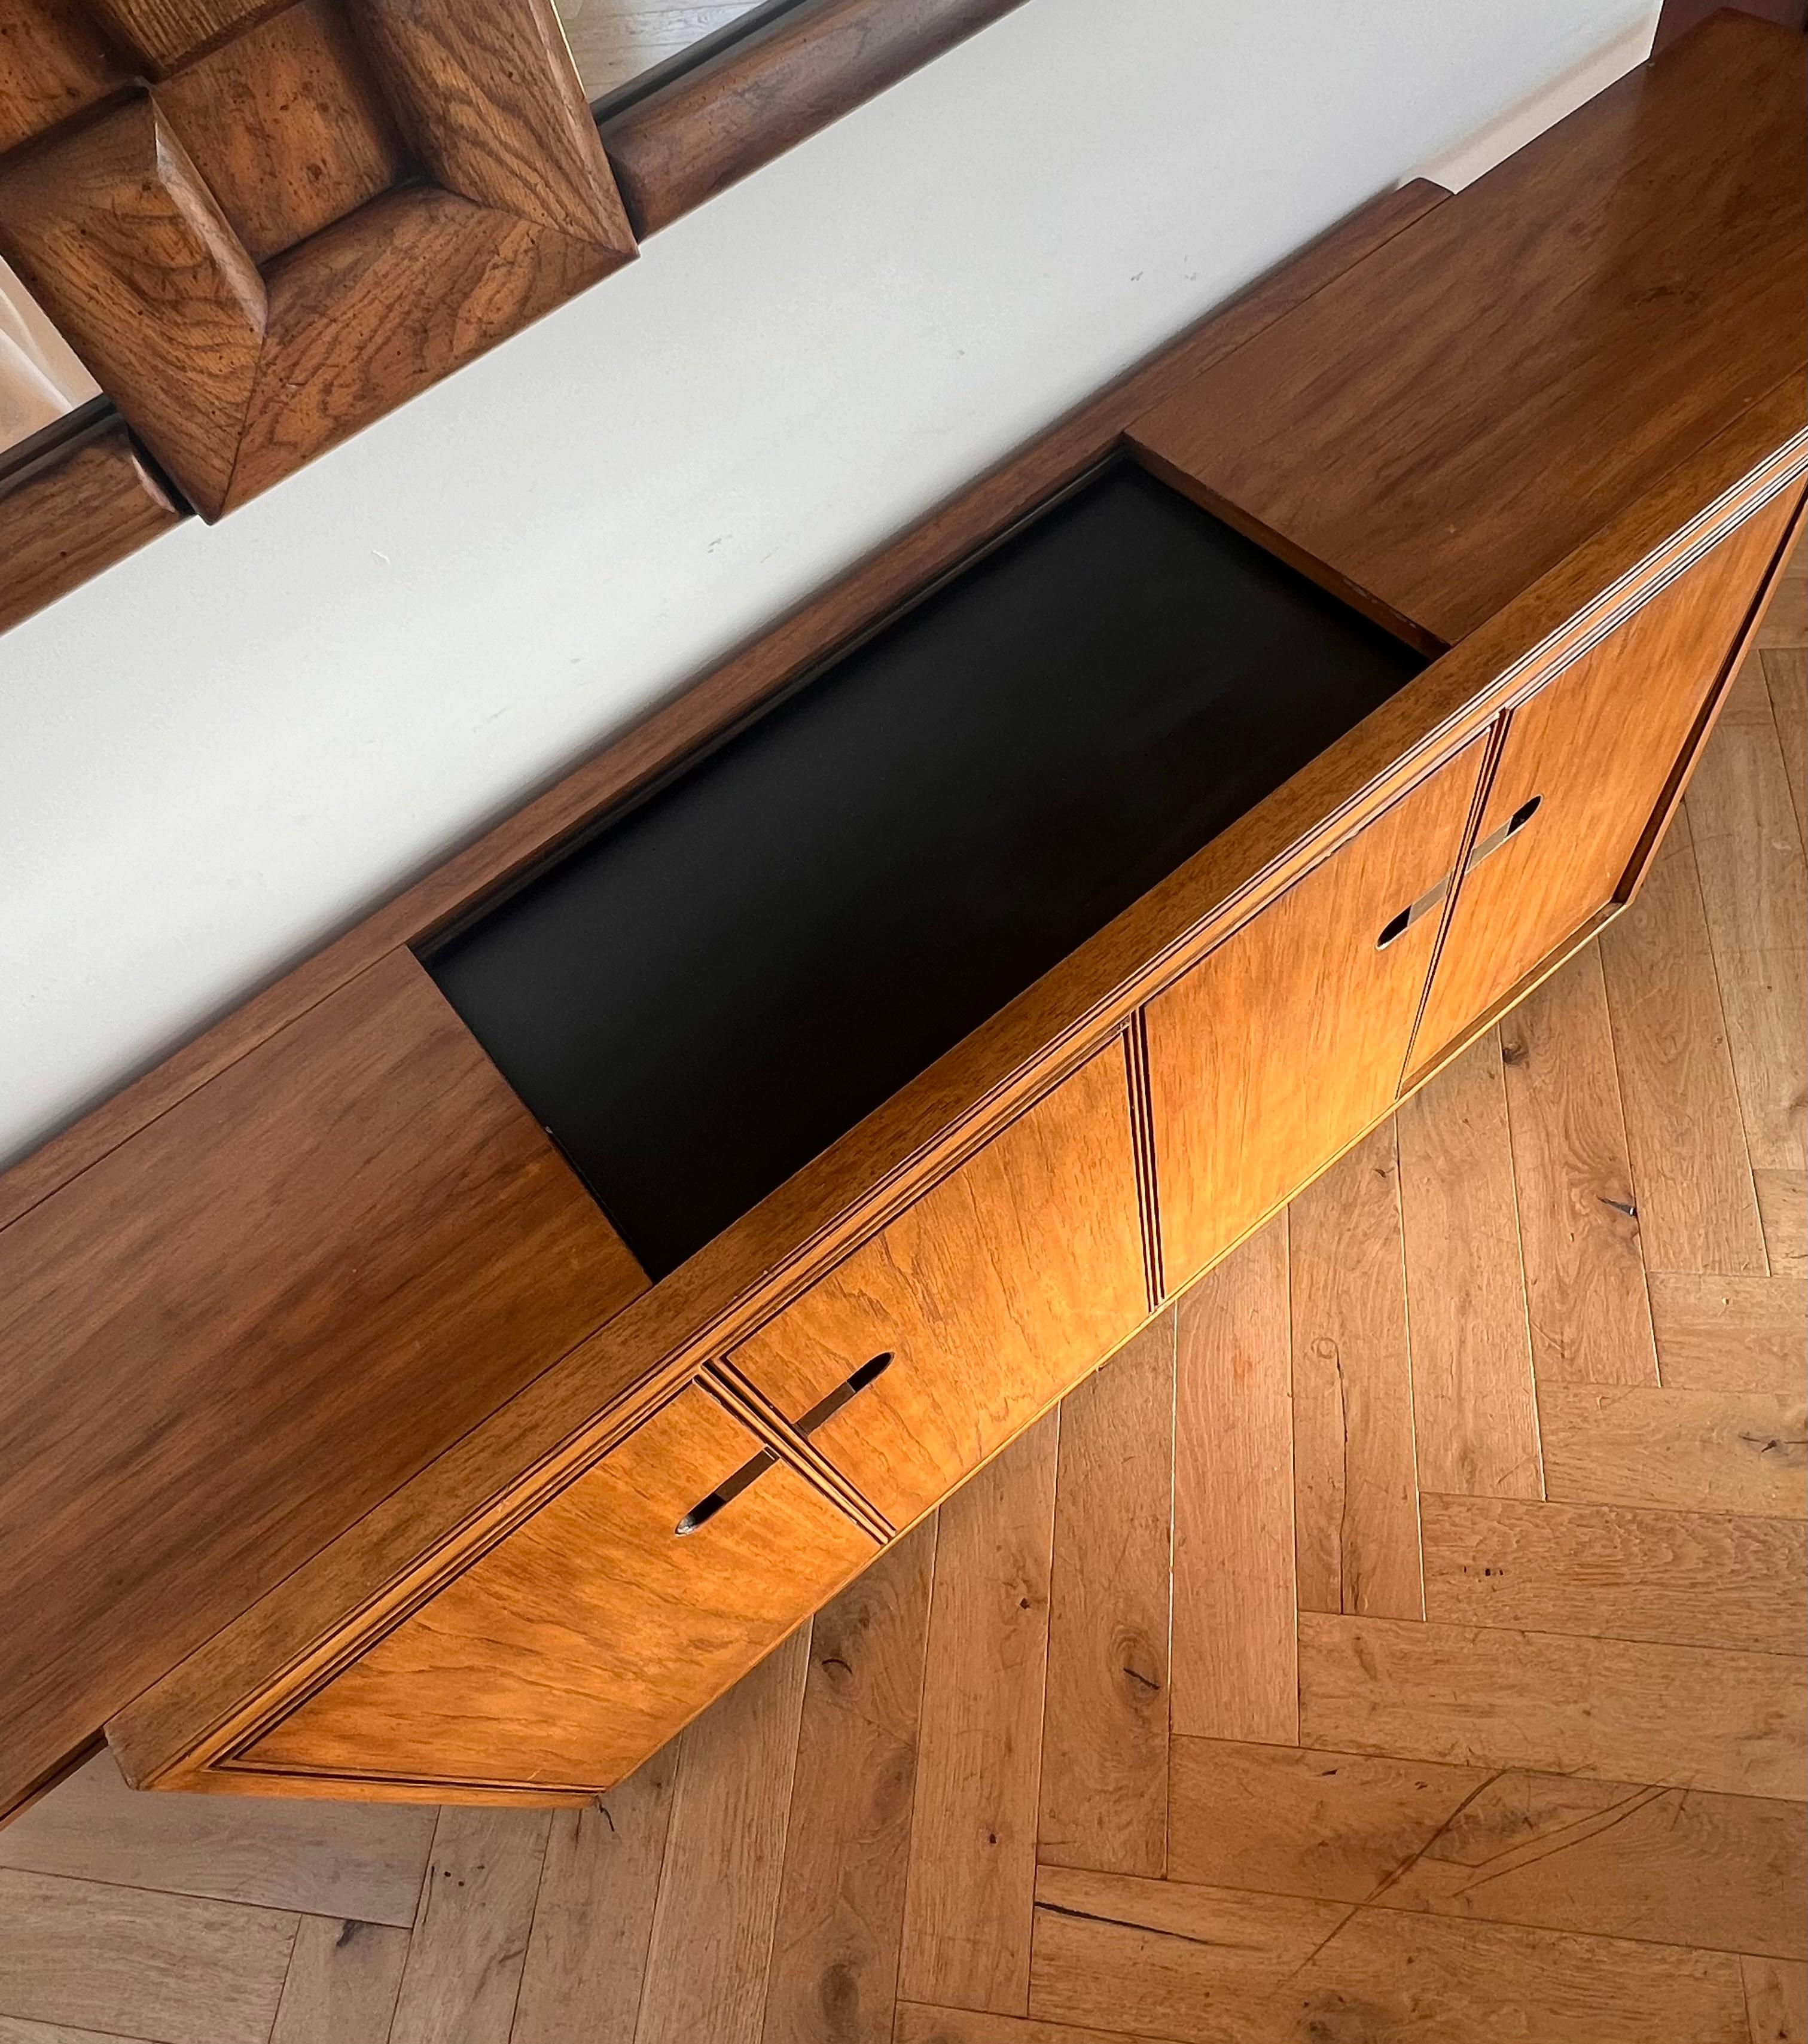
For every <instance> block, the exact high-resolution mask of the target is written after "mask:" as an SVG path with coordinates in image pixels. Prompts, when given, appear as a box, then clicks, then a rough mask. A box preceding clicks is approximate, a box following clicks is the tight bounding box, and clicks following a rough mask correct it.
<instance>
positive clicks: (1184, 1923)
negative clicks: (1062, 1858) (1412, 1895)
mask: <svg viewBox="0 0 1808 2044" xmlns="http://www.w3.org/2000/svg"><path fill="white" fill-rule="evenodd" d="M1038 1899H1039V1900H1040V1902H1041V1904H1042V1906H1041V1908H1039V1910H1038V1911H1037V1942H1036V1976H1035V1985H1034V1988H1033V1994H1032V1997H1031V2006H1032V2008H1033V2011H1034V2013H1035V2014H1036V2015H1038V2016H1039V2017H1047V2018H1058V2019H1060V2020H1063V2021H1071V2022H1078V2023H1091V2024H1100V2023H1107V2022H1115V2023H1117V2025H1119V2026H1120V2027H1128V2028H1129V2030H1130V2031H1132V2032H1133V2033H1134V2034H1139V2035H1141V2036H1144V2037H1157V2038H1175V2039H1178V2040H1180V2044H1294V2041H1295V2040H1298V2044H1305V2040H1307V2039H1311V2038H1321V2037H1335V2036H1337V2032H1338V2031H1339V2030H1342V2031H1344V2033H1345V2034H1347V2035H1348V2036H1350V2037H1352V2038H1359V2037H1360V2036H1361V2035H1362V2034H1363V2031H1364V2029H1366V2030H1367V2031H1368V2034H1370V2035H1371V2036H1374V2037H1377V2038H1387V2037H1404V2036H1408V2035H1412V2034H1418V2035H1419V2036H1421V2037H1424V2038H1427V2039H1430V2038H1437V2039H1440V2040H1443V2039H1448V2040H1450V2044H1458V2040H1468V2039H1469V2038H1474V2037H1476V2036H1493V2035H1512V2036H1514V2037H1515V2038H1518V2039H1522V2040H1524V2044H1574V2040H1575V2039H1576V2038H1579V2037H1587V2038H1589V2039H1590V2040H1591V2044H1648V2040H1649V2039H1651V2038H1655V2037H1659V2036H1665V2037H1668V2036H1671V2035H1679V2036H1686V2037H1688V2038H1691V2039H1692V2040H1697V2044H1744V2039H1743V2035H1742V2031H1743V2026H1744V2022H1745V1996H1744V1993H1743V1990H1742V1988H1741V1981H1740V1975H1739V1962H1738V1961H1737V1958H1733V1956H1732V1955H1731V1954H1725V1953H1714V1954H1707V1953H1698V1952H1690V1951H1680V1950H1672V1949H1667V1948H1665V1947H1664V1946H1654V1945H1645V1944H1640V1943H1637V1942H1633V1941H1632V1940H1630V1939H1621V1938H1578V1937H1573V1936H1568V1935H1564V1934H1560V1933H1556V1932H1552V1931H1542V1930H1528V1929H1525V1928H1522V1927H1518V1926H1508V1925H1503V1924H1483V1923H1450V1922H1443V1921H1440V1920H1438V1919H1435V1918H1432V1917H1429V1916H1420V1915H1406V1914H1403V1913H1401V1912H1398V1911H1392V1910H1387V1909H1355V1910H1351V1909H1348V1908H1344V1906H1343V1905H1342V1904H1335V1903H1327V1902H1313V1901H1307V1900H1302V1899H1298V1898H1295V1897H1292V1896H1244V1895H1239V1894H1237V1893H1236V1892H1233V1891H1232V1890H1229V1889H1224V1888H1194V1887H1191V1886H1183V1885H1180V1884H1178V1883H1175V1882H1157V1881H1130V1880H1126V1879H1125V1878H1123V1877H1121V1876H1113V1875H1106V1874H1087V1875H1081V1874H1074V1873H1067V1872H1065V1871H1064V1870H1063V1869H1058V1868H1051V1869H1048V1871H1047V1872H1046V1873H1044V1875H1043V1877H1042V1881H1041V1884H1040V1885H1039V1888H1038ZM1352 2016H1353V2017H1354V2018H1355V2021H1356V2023H1360V2026H1361V2027H1360V2028H1357V2027H1355V2026H1354V2024H1352V2022H1351V2021H1350V2018H1351V2017H1352Z"/></svg>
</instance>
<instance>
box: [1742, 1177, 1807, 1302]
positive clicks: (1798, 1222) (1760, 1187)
mask: <svg viewBox="0 0 1808 2044" xmlns="http://www.w3.org/2000/svg"><path fill="white" fill-rule="evenodd" d="M1752 1183H1753V1185H1755V1186H1756V1189H1757V1194H1758V1214H1759V1217H1760V1220H1762V1222H1763V1224H1764V1252H1765V1254H1767V1255H1768V1257H1769V1258H1770V1265H1771V1271H1772V1272H1773V1273H1774V1274H1775V1275H1776V1276H1777V1277H1800V1276H1802V1274H1804V1273H1805V1272H1808V1171H1754V1172H1753V1173H1752Z"/></svg>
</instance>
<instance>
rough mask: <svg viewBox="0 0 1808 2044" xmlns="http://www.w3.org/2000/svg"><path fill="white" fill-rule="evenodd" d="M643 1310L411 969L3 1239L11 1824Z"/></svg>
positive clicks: (585, 1215) (627, 1273)
mask: <svg viewBox="0 0 1808 2044" xmlns="http://www.w3.org/2000/svg"><path fill="white" fill-rule="evenodd" d="M275 1231H280V1232H279V1239H280V1243H281V1250H280V1254H273V1251H272V1245H273V1242H274V1241H275V1239H278V1237H277V1235H276V1234H275ZM348 1239H349V1240H352V1241H355V1242H356V1243H358V1244H359V1246H360V1254H359V1258H358V1260H357V1262H356V1265H355V1266H350V1267H348V1264H347V1261H346V1258H345V1254H344V1247H345V1243H347V1241H348ZM642 1285H644V1279H643V1278H642V1277H641V1276H640V1273H639V1271H638V1270H637V1267H636V1266H635V1265H634V1264H633V1259H632V1258H630V1257H629V1255H628V1254H627V1251H625V1249H624V1248H623V1247H621V1243H620V1241H619V1239H617V1237H616V1236H615V1235H614V1233H613V1231H611V1230H610V1228H609V1227H608V1226H607V1224H606V1223H605V1222H604V1221H603V1220H602V1216H600V1214H598V1212H597V1211H596V1209H595V1208H594V1205H593V1204H591V1202H590V1200H589V1198H588V1197H587V1195H586V1194H585V1193H584V1192H583V1189H582V1188H581V1187H580V1186H579V1184H578V1182H577V1181H576V1179H575V1178H574V1177H573V1176H572V1175H571V1172H570V1170H568V1169H567V1166H565V1164H564V1162H563V1161H562V1160H561V1159H560V1158H559V1156H558V1155H557V1154H556V1152H555V1151H553V1149H552V1145H551V1144H550V1143H548V1141H547V1140H546V1138H545V1137H544V1135H542V1134H541V1132H540V1130H539V1129H538V1128H536V1127H535V1126H534V1124H533V1121H532V1120H531V1119H530V1118H529V1116H528V1114H527V1112H526V1111H525V1109H524V1108H522V1107H521V1105H520V1103H519V1102H518V1101H517V1100H516V1099H515V1097H514V1095H513V1094H512V1093H510V1091H509V1090H508V1089H507V1088H506V1086H505V1085H503V1083H502V1080H501V1079H500V1078H498V1076H497V1074H496V1072H495V1070H494V1067H493V1066H491V1065H490V1063H489V1062H488V1061H487V1059H486V1058H484V1057H483V1054H482V1053H481V1052H480V1051H479V1049H478V1047H477V1046H476V1044H475V1042H474V1041H473V1040H472V1039H471V1037H470V1035H468V1034H467V1032H466V1031H465V1029H464V1027H463V1025H462V1024H460V1022H459V1020H458V1019H457V1017H456V1016H455V1015H454V1014H453V1013H452V1010H451V1009H449V1008H448V1006H447V1005H445V1003H444V1001H443V1000H442V999H441V998H440V994H439V993H438V991H437V989H436V988H435V987H434V986H433V983H432V982H431V981H430V980H429V978H427V976H426V974H425V973H424V972H423V971H422V970H421V968H420V967H419V966H417V964H416V963H415V962H414V959H412V958H411V957H410V956H409V955H407V954H406V953H400V954H398V955H396V956H395V957H394V958H393V959H390V960H389V961H388V962H386V963H385V964H383V965H380V966H376V967H374V968H373V969H372V970H371V971H370V972H369V973H367V974H365V975H364V978H361V979H360V980H359V981H358V982H356V983H355V984H354V985H352V986H350V987H348V988H347V989H344V992H343V993H340V995H339V996H337V997H336V998H335V999H334V1000H333V1001H330V1002H327V1003H325V1004H323V1005H321V1007H319V1008H317V1009H314V1011H313V1012H311V1013H310V1015H309V1016H306V1017H305V1018H303V1019H302V1020H301V1021H299V1022H298V1023H297V1024H295V1025H294V1028H292V1029H291V1030H290V1031H288V1032H285V1034H284V1035H282V1036H280V1037H279V1038H277V1039H274V1040H272V1041H271V1043H268V1044H267V1045H266V1046H265V1047H264V1048H263V1049H262V1051H260V1053H259V1055H256V1056H255V1057H253V1058H248V1059H247V1060H245V1061H244V1062H241V1063H240V1064H239V1065H237V1066H235V1067H234V1068H233V1070H231V1071H230V1072H229V1073H227V1074H223V1075H222V1076H221V1078H220V1079H219V1080H218V1081H217V1082H216V1083H215V1084H214V1085H212V1086H210V1087H208V1088H207V1089H205V1090H204V1091H203V1092H202V1093H198V1094H197V1095H195V1096H194V1097H192V1098H191V1099H190V1101H187V1103H185V1105H184V1106H183V1108H182V1109H181V1110H180V1111H179V1112H175V1113H172V1114H170V1115H167V1116H164V1117H163V1120H160V1122H159V1123H157V1124H156V1127H155V1128H153V1129H152V1131H148V1134H147V1135H146V1137H145V1139H144V1140H143V1141H142V1142H140V1143H137V1144H136V1145H134V1146H133V1148H132V1149H131V1150H130V1151H120V1152H118V1153H116V1155H114V1156H113V1157H112V1158H110V1159H108V1160H107V1161H106V1162H105V1163H103V1164H102V1165H100V1166H97V1167H96V1168H95V1170H94V1172H93V1173H92V1174H90V1177H89V1178H87V1179H85V1180H83V1181H82V1182H81V1183H80V1184H79V1185H77V1186H72V1187H71V1188H69V1189H67V1192H66V1193H64V1194H63V1195H62V1196H60V1197H58V1198H56V1199H52V1200H50V1201H45V1202H44V1204H42V1205H41V1206H40V1207H38V1208H36V1209H35V1210H34V1211H33V1213H32V1214H31V1215H30V1216H29V1217H28V1218H27V1219H26V1220H24V1221H23V1222H21V1223H20V1224H17V1225H16V1226H15V1227H13V1228H10V1229H8V1230H7V1231H6V1233H5V1234H4V1235H0V1350H3V1351H4V1352H5V1353H6V1355H7V1356H8V1357H9V1358H11V1360H12V1366H11V1367H10V1370H9V1371H8V1373H7V1376H6V1387H5V1390H4V1393H0V1440H3V1441H4V1442H5V1443H6V1447H5V1448H4V1450H0V1498H3V1500H4V1501H3V1503H0V1550H3V1551H4V1552H5V1554H6V1558H7V1567H6V1573H5V1578H4V1584H3V1587H0V1608H3V1610H4V1613H5V1616H4V1619H3V1620H0V1692H3V1693H4V1694H5V1696H6V1699H7V1714H8V1725H9V1738H8V1739H7V1741H6V1750H5V1754H4V1758H3V1760H0V1808H5V1807H6V1806H8V1805H10V1804H11V1803H12V1802H13V1800H15V1799H16V1798H17V1796H19V1795H20V1794H21V1793H22V1792H25V1790H26V1789H27V1788H29V1785H30V1784H31V1782H32V1781H33V1779H34V1778H35V1777H37V1775H39V1774H40V1773H42V1772H43V1771H44V1770H45V1769H48V1768H51V1767H52V1766H53V1765H55V1764H56V1762H58V1761H60V1759H61V1758H63V1756H64V1755H66V1754H69V1753H70V1752H71V1751H72V1750H75V1748H77V1747H79V1746H80V1745H81V1744H82V1742H83V1741H84V1740H86V1739H89V1738H90V1737H91V1736H92V1735H93V1734H94V1731H95V1730H96V1729H97V1728H98V1726H99V1725H100V1723H101V1722H102V1719H105V1718H106V1717H107V1716H108V1715H110V1713H111V1712H113V1711H116V1710H117V1709H118V1708H120V1707H121V1705H122V1704H125V1702H126V1701H127V1700H129V1698H131V1697H132V1696H133V1695H134V1694H135V1693H136V1692H137V1691H138V1690H139V1689H141V1688H143V1687H144V1685H145V1684H146V1683H147V1682H148V1681H152V1680H154V1679H155V1678H156V1677H157V1676H158V1675H160V1674H161V1673H163V1671H164V1670H165V1669H168V1668H169V1667H171V1666H173V1665H174V1664H175V1662H177V1661H178V1660H179V1659H180V1658H182V1656H183V1654H186V1653H187V1652H188V1651H190V1650H191V1649H192V1648H193V1647H194V1646H197V1645H198V1644H199V1643H200V1642H201V1641H202V1640H204V1639H206V1638H207V1637H208V1635H210V1633H211V1632H212V1631H213V1630H214V1629H215V1628H216V1627H218V1626H219V1625H221V1623H224V1622H225V1620H226V1619H228V1618H229V1617H231V1616H233V1614H234V1613H236V1612H239V1611H240V1610H242V1609H244V1606H245V1604H246V1603H247V1601H248V1600H251V1599H253V1598H255V1597H256V1596H257V1595H259V1594H260V1593H261V1592H262V1591H263V1590H264V1589H267V1588H268V1587H269V1586H270V1585H271V1584H273V1583H275V1582H277V1581H280V1580H281V1579H282V1577H283V1576H284V1575H285V1574H286V1573H287V1571H288V1570H289V1569H291V1568H293V1567H294V1566H295V1565H296V1564H297V1563H298V1562H302V1561H304V1560H306V1558H307V1557H308V1556H310V1554H313V1553H314V1550H316V1549H317V1547H318V1546H321V1545H322V1544H323V1543H324V1542H325V1540H327V1539H330V1538H331V1537H332V1536H333V1534H334V1533H336V1532H337V1531H339V1529H340V1527H343V1526H344V1524H345V1523H347V1520H348V1518H350V1517H353V1516H356V1514H357V1513H358V1512H360V1511H361V1510H363V1509H364V1508H367V1506H369V1505H371V1504H374V1503H375V1502H376V1500H378V1499H379V1498H381V1497H383V1496H384V1495H386V1494H387V1492H388V1491H390V1489H392V1488H393V1487H394V1485H396V1484H397V1483H398V1482H401V1481H405V1480H406V1478H407V1477H409V1476H410V1475H412V1474H413V1473H414V1472H415V1471H416V1470H418V1469H420V1468H421V1467H422V1466H424V1465H425V1463H427V1462H429V1461H431V1460H432V1458H433V1456H434V1455H435V1454H437V1453H438V1452H439V1451H440V1450H441V1449H442V1448H444V1447H446V1446H447V1445H448V1444H449V1443H451V1442H452V1441H454V1440H456V1439H457V1438H458V1437H459V1435H460V1434H462V1433H463V1432H464V1431H465V1429H466V1428H467V1427H470V1426H471V1424H472V1423H474V1422H475V1421H476V1420H479V1419H481V1418H482V1417H483V1416H484V1414H486V1413H487V1412H490V1410H491V1409H492V1408H494V1406H496V1405H498V1404H501V1403H502V1400H505V1399H506V1397H508V1396H509V1395H510V1393H512V1392H514V1391H515V1390H517V1389H519V1388H520V1386H521V1385H522V1384H524V1383H525V1382H526V1381H528V1380H529V1379H530V1378H531V1377H533V1376H535V1375H536V1374H537V1373H538V1372H539V1371H540V1370H544V1369H545V1368H546V1366H548V1364H549V1363H551V1362H554V1361H556V1359H557V1358H558V1357H559V1356H560V1354H562V1353H563V1352H564V1350H565V1349H567V1347H570V1346H571V1343H573V1342H575V1341H577V1340H579V1339H581V1338H582V1337H583V1335H584V1334H586V1333H587V1331H589V1330H590V1328H591V1327H594V1326H595V1325H596V1324H597V1323H598V1321H599V1320H602V1319H605V1318H606V1317H607V1316H608V1315H609V1313H610V1312H611V1311H612V1310H613V1309H614V1308H616V1307H618V1306H620V1305H621V1304H622V1303H623V1302H624V1301H625V1300H626V1299H627V1298H629V1297H631V1296H632V1295H633V1293H635V1292H637V1291H638V1290H639V1289H641V1287H642ZM148 1350H149V1351H153V1352H154V1353H155V1354H156V1358H157V1370H156V1374H155V1376H154V1377H152V1376H151V1375H150V1374H148V1373H147V1372H146V1370H145V1369H144V1357H145V1354H146V1353H147V1352H148ZM47 1410H54V1412H55V1413H56V1421H55V1423H54V1425H48V1426H47V1425H46V1424H45V1423H44V1413H45V1412H46V1411H47ZM348 1440H356V1442H357V1443H358V1444H359V1452H358V1453H357V1454H356V1455H351V1454H348V1453H347V1452H346V1443H347V1442H348Z"/></svg>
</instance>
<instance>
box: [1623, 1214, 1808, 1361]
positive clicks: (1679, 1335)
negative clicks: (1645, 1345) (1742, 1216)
mask: <svg viewBox="0 0 1808 2044" xmlns="http://www.w3.org/2000/svg"><path fill="white" fill-rule="evenodd" d="M1759 1198H1760V1204H1761V1203H1762V1201H1763V1198H1764V1189H1763V1187H1762V1185H1760V1189H1759ZM1768 1220H1769V1215H1768V1212H1767V1215H1766V1221H1767V1225H1766V1228H1765V1246H1766V1247H1767V1249H1769V1247H1770V1236H1771V1228H1770V1227H1769V1225H1768ZM1777 1260H1778V1259H1777V1256H1776V1253H1775V1251H1774V1250H1773V1251H1771V1262H1772V1263H1773V1265H1774V1264H1775V1262H1776V1261H1777ZM1651 1312H1652V1320H1654V1321H1655V1323H1656V1328H1657V1359H1658V1362H1659V1363H1660V1366H1661V1367H1662V1370H1663V1374H1664V1387H1665V1389H1668V1390H1680V1391H1687V1390H1695V1391H1771V1392H1775V1393H1777V1394H1778V1395H1779V1397H1787V1396H1788V1395H1789V1394H1790V1393H1792V1392H1794V1393H1800V1392H1801V1390H1802V1386H1803V1384H1804V1382H1805V1381H1808V1273H1805V1272H1804V1271H1803V1270H1802V1268H1801V1266H1800V1263H1799V1262H1798V1263H1797V1265H1796V1267H1795V1269H1794V1270H1784V1271H1783V1272H1780V1273H1779V1274H1778V1275H1777V1276H1775V1277H1703V1276H1701V1275H1700V1274H1698V1273H1695V1272H1692V1271H1679V1270H1658V1271H1653V1272H1652V1277H1651Z"/></svg>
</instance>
